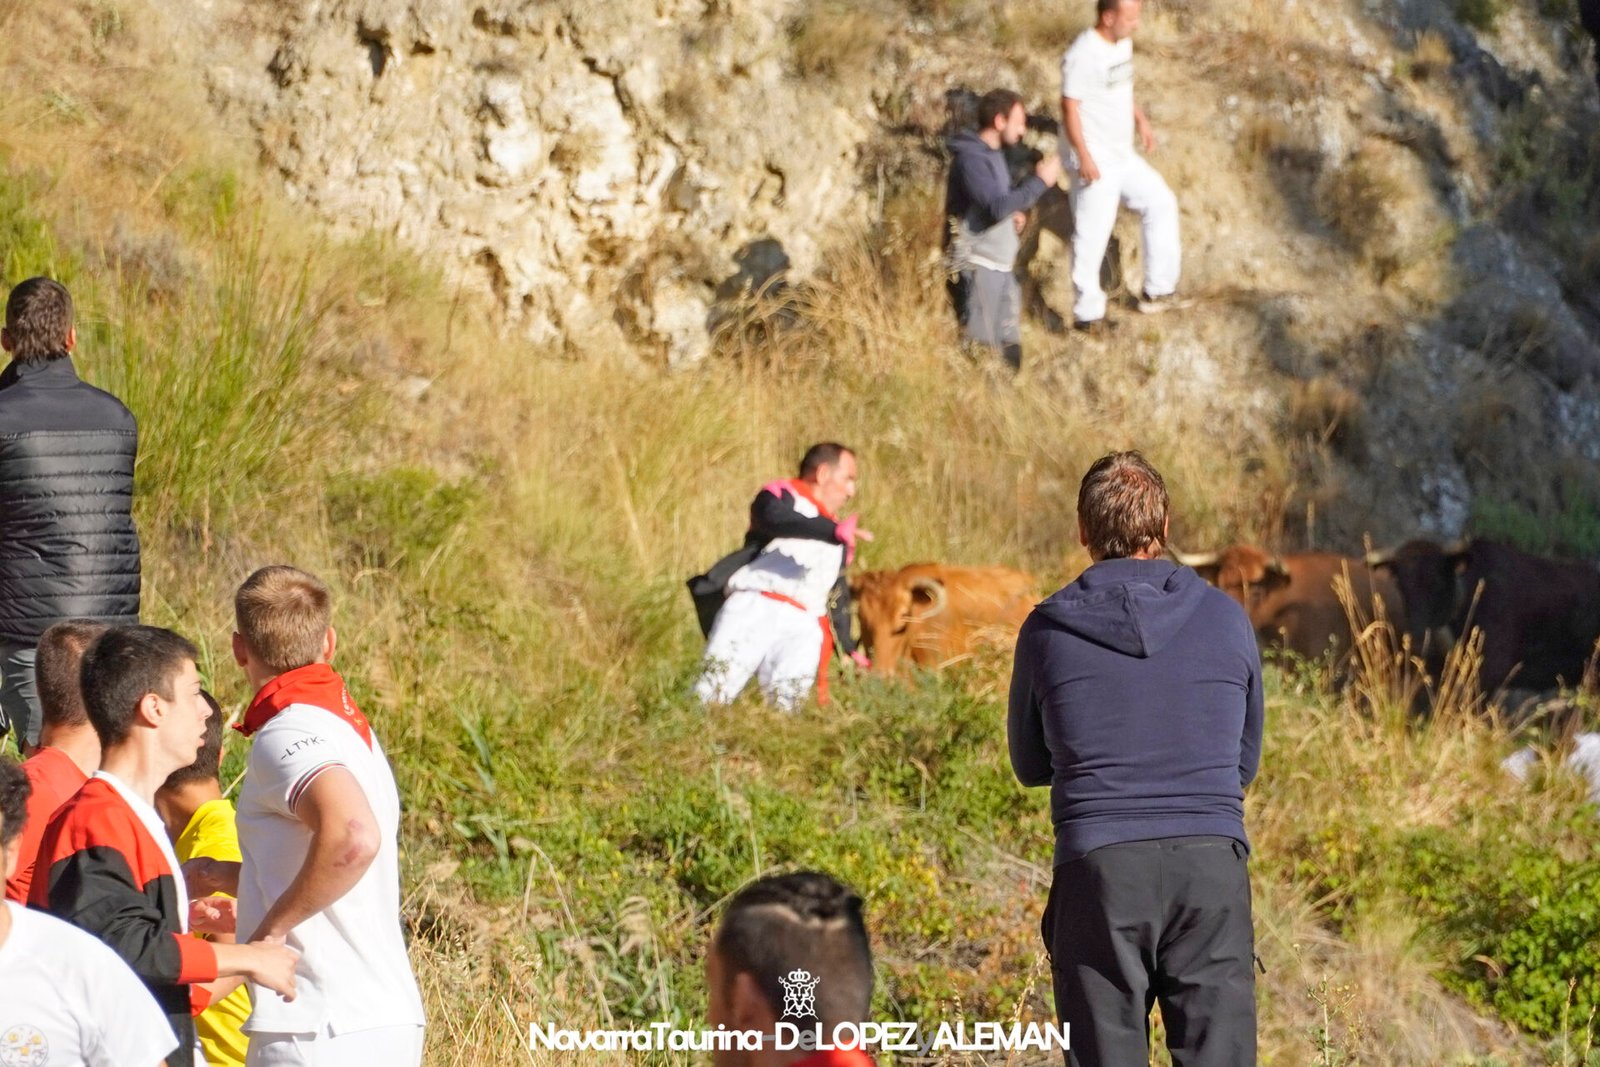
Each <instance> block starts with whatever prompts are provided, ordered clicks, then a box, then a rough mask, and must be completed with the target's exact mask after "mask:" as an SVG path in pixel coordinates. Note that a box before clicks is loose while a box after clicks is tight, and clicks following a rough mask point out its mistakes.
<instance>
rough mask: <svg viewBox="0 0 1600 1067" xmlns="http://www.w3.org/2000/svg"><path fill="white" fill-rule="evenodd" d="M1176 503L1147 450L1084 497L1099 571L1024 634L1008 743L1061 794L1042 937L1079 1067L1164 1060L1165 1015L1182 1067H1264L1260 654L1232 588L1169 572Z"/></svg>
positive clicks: (1056, 801)
mask: <svg viewBox="0 0 1600 1067" xmlns="http://www.w3.org/2000/svg"><path fill="white" fill-rule="evenodd" d="M1167 524H1168V504H1167V490H1166V486H1165V484H1164V483H1163V481H1162V479H1161V475H1160V474H1159V473H1158V472H1157V471H1156V470H1155V468H1154V467H1152V466H1150V464H1149V463H1147V462H1146V461H1145V459H1144V457H1143V456H1141V455H1139V453H1137V452H1114V453H1112V454H1110V455H1108V456H1105V457H1104V458H1102V459H1101V460H1099V461H1098V462H1096V463H1095V464H1094V465H1093V466H1092V467H1090V468H1089V472H1088V473H1087V474H1086V475H1085V476H1084V479H1083V483H1082V485H1081V487H1080V488H1079V492H1078V538H1079V540H1080V541H1081V542H1082V543H1083V544H1084V545H1085V546H1087V547H1088V549H1089V557H1090V559H1092V560H1093V561H1094V562H1093V564H1092V565H1091V566H1090V567H1089V569H1088V570H1086V571H1084V572H1083V573H1082V574H1081V575H1079V576H1078V578H1077V580H1076V581H1074V582H1073V583H1072V584H1070V585H1068V586H1067V587H1066V588H1065V589H1062V590H1061V591H1060V592H1058V593H1056V594H1055V595H1054V596H1052V597H1050V598H1049V599H1048V600H1046V601H1045V602H1044V603H1043V604H1040V605H1039V606H1038V607H1037V608H1035V609H1034V612H1033V614H1032V615H1031V616H1029V618H1028V621H1027V622H1026V623H1024V624H1023V627H1022V632H1021V633H1020V634H1019V635H1018V636H1017V653H1016V664H1015V668H1014V670H1013V672H1012V676H1011V708H1010V717H1009V721H1008V724H1007V738H1008V741H1009V743H1010V750H1011V766H1012V769H1013V770H1014V771H1015V772H1016V775H1017V778H1018V780H1020V781H1021V782H1022V784H1023V785H1028V786H1041V785H1049V786H1050V813H1051V821H1052V822H1053V823H1054V825H1055V837H1056V843H1055V864H1054V867H1055V870H1054V875H1053V878H1052V881H1051V886H1050V898H1049V901H1048V903H1047V904H1046V905H1045V913H1044V922H1043V924H1042V932H1043V934H1044V942H1045V947H1046V949H1047V950H1048V951H1049V953H1050V957H1051V968H1052V973H1053V977H1054V982H1055V996H1056V1012H1057V1013H1058V1014H1059V1016H1060V1018H1061V1021H1062V1022H1064V1023H1067V1024H1069V1025H1070V1026H1071V1028H1072V1030H1071V1037H1072V1048H1071V1051H1070V1053H1069V1054H1068V1060H1067V1062H1068V1064H1069V1065H1070V1067H1095V1065H1100V1064H1126V1063H1145V1062H1147V1061H1148V1059H1149V1047H1148V1046H1149V1016H1150V1006H1151V1004H1152V1003H1155V1002H1159V1003H1160V1004H1161V1018H1162V1020H1163V1021H1164V1022H1165V1024H1166V1031H1167V1048H1168V1050H1169V1051H1170V1052H1171V1053H1172V1062H1173V1064H1174V1067H1250V1065H1252V1064H1254V1063H1255V1058H1256V1015H1255V974H1254V971H1253V970H1252V964H1253V961H1254V932H1253V930H1252V926H1251V918H1250V880H1249V874H1248V872H1247V870H1246V860H1247V858H1248V856H1249V839H1248V837H1246V835H1245V828H1244V789H1245V787H1246V786H1248V785H1249V784H1250V782H1251V780H1252V779H1253V778H1254V777H1255V774H1256V769H1257V766H1258V764H1259V762H1260V757H1261V729H1262V691H1261V658H1260V654H1259V653H1258V652H1257V650H1256V639H1255V633H1254V631H1253V630H1252V629H1251V626H1250V620H1249V619H1248V618H1247V617H1246V615H1245V613H1244V609H1243V608H1241V607H1240V606H1239V605H1238V603H1236V602H1235V601H1234V600H1233V599H1232V598H1230V597H1229V596H1228V595H1227V594H1225V593H1223V592H1222V591H1221V590H1218V589H1215V588H1213V587H1211V586H1209V585H1207V584H1206V583H1205V581H1204V580H1203V579H1202V578H1201V577H1200V576H1199V575H1198V574H1196V573H1195V572H1194V571H1193V570H1191V569H1190V568H1188V567H1180V566H1178V565H1177V564H1174V563H1171V562H1169V561H1168V560H1165V559H1163V558H1161V554H1162V546H1163V544H1164V543H1165V541H1166V537H1167Z"/></svg>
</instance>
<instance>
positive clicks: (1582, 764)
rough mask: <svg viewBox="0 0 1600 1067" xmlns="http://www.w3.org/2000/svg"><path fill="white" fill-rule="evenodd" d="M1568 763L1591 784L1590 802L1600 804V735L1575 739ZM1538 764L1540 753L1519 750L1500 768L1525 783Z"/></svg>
mask: <svg viewBox="0 0 1600 1067" xmlns="http://www.w3.org/2000/svg"><path fill="white" fill-rule="evenodd" d="M1566 762H1567V767H1568V768H1569V769H1570V770H1571V771H1572V772H1573V773H1575V774H1578V775H1581V776H1582V777H1583V780H1584V781H1585V782H1587V783H1588V784H1589V802H1590V803H1591V804H1600V734H1594V733H1581V734H1579V735H1578V736H1577V737H1575V738H1573V739H1572V751H1571V753H1569V754H1568V755H1567V760H1566ZM1538 764H1539V753H1538V752H1537V751H1535V750H1534V749H1533V748H1531V747H1529V748H1519V749H1517V751H1515V752H1513V753H1512V754H1511V755H1509V756H1507V757H1506V758H1505V759H1504V760H1502V761H1501V763H1500V766H1502V767H1504V768H1505V769H1506V770H1507V771H1509V772H1510V773H1511V774H1512V775H1514V776H1515V777H1516V778H1517V779H1518V780H1519V781H1524V782H1525V781H1527V780H1528V775H1529V773H1530V772H1532V770H1533V768H1534V767H1536V766H1538Z"/></svg>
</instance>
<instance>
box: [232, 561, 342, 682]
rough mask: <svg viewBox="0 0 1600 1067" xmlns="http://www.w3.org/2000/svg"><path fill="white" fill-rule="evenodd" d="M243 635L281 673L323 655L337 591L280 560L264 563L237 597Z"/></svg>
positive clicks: (236, 609)
mask: <svg viewBox="0 0 1600 1067" xmlns="http://www.w3.org/2000/svg"><path fill="white" fill-rule="evenodd" d="M233 613H234V617H235V619H236V620H237V622H238V627H239V636H241V637H243V638H244V642H245V644H246V645H248V646H250V651H251V652H252V653H253V654H254V655H255V657H256V658H257V659H259V660H260V661H261V662H262V663H263V664H265V665H266V666H268V667H270V668H272V670H274V671H276V672H277V673H279V674H283V673H284V672H285V671H292V670H295V669H297V668H299V667H304V666H307V665H309V664H312V663H316V662H317V661H319V660H320V659H322V647H323V638H324V636H325V635H326V634H327V632H328V627H329V626H330V625H331V624H332V622H333V595H332V594H331V593H329V592H328V587H327V586H326V585H324V584H323V583H322V580H321V579H320V578H318V577H317V576H316V575H314V574H308V573H306V572H305V571H303V570H301V569H299V568H298V567H288V566H284V565H282V564H276V565H273V566H270V567H262V568H261V569H260V570H258V571H256V572H255V573H254V574H252V575H251V576H250V577H248V578H246V579H245V580H244V584H243V585H241V586H240V587H239V591H238V592H237V593H235V594H234V595H233Z"/></svg>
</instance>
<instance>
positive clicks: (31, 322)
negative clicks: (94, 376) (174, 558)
mask: <svg viewBox="0 0 1600 1067" xmlns="http://www.w3.org/2000/svg"><path fill="white" fill-rule="evenodd" d="M77 340H78V335H77V330H76V329H74V328H73V325H72V297H71V295H70V294H68V292H67V290H66V288H65V287H63V286H62V285H61V284H60V283H59V282H55V281H52V280H51V279H49V278H29V279H28V280H27V281H25V282H22V283H21V284H19V285H18V286H17V287H16V288H15V289H13V290H11V295H10V297H9V298H8V299H7V300H6V325H5V332H4V333H3V334H0V344H3V345H4V347H5V350H6V351H7V352H9V353H11V356H12V360H11V363H10V365H9V366H7V367H6V369H5V370H4V371H3V372H0V739H3V737H4V734H5V731H6V730H7V729H8V728H9V729H12V730H15V732H16V735H17V743H18V746H19V747H21V746H23V745H27V746H30V747H31V746H32V745H35V744H37V743H38V740H39V702H38V697H37V695H36V694H35V692H34V683H33V653H34V647H35V646H36V645H37V644H38V641H39V636H40V635H41V634H43V633H44V631H45V630H47V629H48V628H49V627H50V626H51V625H52V624H54V623H57V622H60V621H62V620H63V619H74V618H82V619H94V620H97V621H99V622H104V623H109V624H112V625H117V624H123V623H137V622H138V621H139V533H138V531H137V530H135V529H134V526H133V515H132V507H133V460H134V456H135V454H136V452H137V451H138V427H137V425H136V424H135V423H134V419H133V413H132V412H130V411H129V410H128V409H127V408H126V407H125V406H124V405H123V403H122V401H120V400H118V399H117V398H116V397H114V396H112V395H111V394H110V393H107V392H104V391H102V390H100V389H96V388H95V387H94V386H92V385H89V384H88V383H86V382H84V381H82V380H81V379H79V377H78V373H77V370H76V369H75V368H74V367H73V365H72V358H71V355H70V353H71V352H72V349H73V346H74V345H75V344H76V343H77Z"/></svg>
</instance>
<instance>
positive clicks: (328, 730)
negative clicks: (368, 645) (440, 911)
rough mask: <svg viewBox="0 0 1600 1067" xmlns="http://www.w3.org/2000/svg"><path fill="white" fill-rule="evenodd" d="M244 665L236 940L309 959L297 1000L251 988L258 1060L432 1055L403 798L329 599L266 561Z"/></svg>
mask: <svg viewBox="0 0 1600 1067" xmlns="http://www.w3.org/2000/svg"><path fill="white" fill-rule="evenodd" d="M234 614H235V616H236V619H237V625H238V629H237V631H236V632H235V633H234V635H233V656H234V660H235V662H237V663H238V664H239V666H241V667H242V668H244V672H245V676H246V677H247V678H248V679H249V681H250V684H251V686H253V687H254V688H255V690H256V695H255V698H254V699H253V700H252V701H251V702H250V707H249V709H248V710H247V711H246V712H245V716H244V722H243V724H242V725H241V727H240V729H241V730H242V731H243V732H244V734H245V735H246V736H248V737H250V738H251V739H252V742H253V743H252V745H251V747H250V760H249V764H248V766H247V768H246V772H245V777H244V784H243V786H242V787H241V789H240V793H239V815H238V822H239V846H240V851H241V852H242V854H243V856H244V863H243V867H242V869H241V871H240V876H239V922H238V928H239V930H240V931H253V933H252V934H251V937H252V938H262V937H274V938H276V937H286V938H288V943H289V944H290V945H291V946H293V947H294V948H296V949H298V950H299V951H300V952H301V957H300V967H299V977H300V996H299V997H298V998H297V999H296V1000H295V1001H294V1002H292V1003H291V1002H288V1001H285V1000H284V999H282V998H281V997H278V996H277V995H276V994H275V993H273V991H272V990H271V989H267V988H263V987H262V986H260V985H259V984H258V985H255V986H253V987H252V988H251V990H250V996H251V1000H252V1002H253V1004H254V1010H253V1011H252V1013H251V1015H250V1021H249V1023H247V1024H246V1026H245V1032H246V1033H247V1034H249V1035H250V1052H249V1055H248V1057H247V1058H246V1061H245V1062H246V1063H248V1064H251V1065H252V1067H288V1065H300V1064H303V1065H313V1064H314V1065H318V1067H320V1065H324V1064H346V1063H349V1064H368V1063H371V1064H381V1065H382V1067H416V1065H417V1064H420V1063H421V1062H422V1038H423V1024H424V1022H425V1021H426V1020H425V1017H424V1014H423V1010H422V997H421V995H420V994H419V993H418V991H417V983H416V979H415V978H414V977H413V976H412V972H411V961H410V959H409V958H408V957H407V955H406V944H405V936H404V934H403V932H402V931H401V928H400V856H399V843H398V837H399V832H400V794H399V791H398V790H397V789H396V788H395V783H394V773H393V772H392V771H391V770H390V769H389V760H388V758H387V757H386V756H385V755H384V751H383V746H382V745H381V744H380V743H379V741H378V737H377V735H376V734H375V733H374V732H373V730H372V726H371V724H370V723H368V721H367V718H366V716H365V715H363V714H362V713H361V709H360V708H358V707H357V706H356V702H355V700H354V699H352V698H351V696H350V690H349V689H348V688H346V686H345V683H344V679H343V678H341V677H340V676H339V674H338V673H337V672H335V671H334V669H333V668H332V666H330V663H331V662H332V660H333V655H334V652H335V650H336V648H337V646H338V639H337V635H336V634H335V633H334V629H333V605H332V596H331V595H330V594H329V591H328V587H327V586H326V585H324V584H323V583H322V582H321V581H319V580H318V579H317V578H316V577H314V576H313V575H310V574H307V573H306V572H305V571H302V570H298V569H296V568H294V567H284V566H273V567H263V568H261V569H260V570H258V571H256V572H255V573H254V574H252V575H250V577H249V578H247V579H245V582H244V584H243V585H241V586H240V587H239V591H238V592H237V594H235V596H234Z"/></svg>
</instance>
